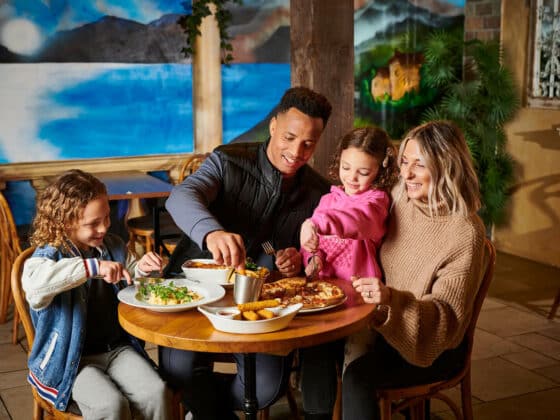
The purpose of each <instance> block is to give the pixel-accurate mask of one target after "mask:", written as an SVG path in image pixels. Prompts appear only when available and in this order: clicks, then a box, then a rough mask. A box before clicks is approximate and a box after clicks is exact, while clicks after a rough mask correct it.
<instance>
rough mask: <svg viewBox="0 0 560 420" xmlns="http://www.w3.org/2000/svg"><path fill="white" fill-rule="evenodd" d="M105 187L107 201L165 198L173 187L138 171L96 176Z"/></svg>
mask: <svg viewBox="0 0 560 420" xmlns="http://www.w3.org/2000/svg"><path fill="white" fill-rule="evenodd" d="M96 176H97V177H98V178H99V179H100V180H101V182H103V183H104V184H105V186H106V187H107V194H108V197H109V200H128V199H131V198H157V197H167V196H169V194H170V193H171V189H172V188H173V185H171V184H170V183H169V182H165V181H162V180H161V179H159V178H156V177H155V176H152V175H149V174H145V173H143V172H140V171H132V172H114V173H106V174H97V175H96Z"/></svg>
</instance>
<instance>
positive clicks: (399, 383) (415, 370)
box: [342, 335, 467, 420]
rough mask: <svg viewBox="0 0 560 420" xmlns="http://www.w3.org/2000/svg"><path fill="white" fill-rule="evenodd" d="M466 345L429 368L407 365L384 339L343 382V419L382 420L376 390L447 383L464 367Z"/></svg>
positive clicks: (355, 363) (349, 370)
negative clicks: (438, 382)
mask: <svg viewBox="0 0 560 420" xmlns="http://www.w3.org/2000/svg"><path fill="white" fill-rule="evenodd" d="M466 351H467V343H466V341H463V343H462V344H461V345H460V346H459V347H457V348H456V349H453V350H447V351H445V352H443V353H442V354H441V355H440V356H439V357H438V358H437V359H436V360H435V361H434V362H433V363H432V365H431V366H429V367H418V366H414V365H412V364H410V363H408V362H407V361H406V360H404V359H403V358H402V356H401V355H400V354H399V352H398V351H397V350H395V349H394V348H393V347H391V346H390V345H389V344H388V343H387V342H386V341H385V340H384V339H383V337H382V336H381V335H379V336H377V338H376V340H375V344H374V348H373V350H372V351H371V352H369V353H367V354H365V355H363V356H362V357H360V358H358V359H356V360H354V361H353V362H352V363H351V364H350V365H349V366H348V367H347V368H346V371H345V372H344V377H343V379H342V413H343V419H345V420H350V419H352V420H353V419H379V418H380V415H379V404H378V401H377V399H376V398H375V393H376V390H377V389H381V388H391V387H393V388H398V387H403V386H412V385H419V384H422V383H427V382H434V381H440V380H445V379H448V378H450V377H452V376H453V375H455V374H456V373H458V372H459V371H460V370H461V368H462V367H463V365H464V363H465V355H466Z"/></svg>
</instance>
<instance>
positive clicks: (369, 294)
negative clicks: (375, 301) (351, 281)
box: [367, 290, 373, 299]
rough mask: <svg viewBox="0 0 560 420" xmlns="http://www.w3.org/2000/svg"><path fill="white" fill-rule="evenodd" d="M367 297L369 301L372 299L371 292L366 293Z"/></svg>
mask: <svg viewBox="0 0 560 420" xmlns="http://www.w3.org/2000/svg"><path fill="white" fill-rule="evenodd" d="M367 297H368V298H370V299H371V298H372V297H373V292H372V291H371V290H370V291H369V292H368V294H367Z"/></svg>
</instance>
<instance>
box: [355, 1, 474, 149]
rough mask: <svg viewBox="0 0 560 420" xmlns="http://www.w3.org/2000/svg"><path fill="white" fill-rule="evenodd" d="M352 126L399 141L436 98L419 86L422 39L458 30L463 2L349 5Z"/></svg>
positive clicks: (462, 11)
mask: <svg viewBox="0 0 560 420" xmlns="http://www.w3.org/2000/svg"><path fill="white" fill-rule="evenodd" d="M354 4H355V6H356V7H357V8H356V10H355V13H354V54H355V73H354V74H355V98H356V101H355V111H354V113H355V124H356V125H371V124H374V125H380V126H382V127H383V128H385V129H386V130H387V131H388V132H389V134H391V136H392V137H393V138H395V139H396V138H400V137H401V136H402V135H403V133H404V132H405V131H406V130H408V129H409V128H410V127H411V126H414V125H416V124H417V123H418V122H419V119H420V115H421V113H422V112H423V111H424V110H425V109H426V108H427V107H428V106H429V105H430V104H431V103H432V102H433V100H434V98H435V97H436V95H437V94H438V92H436V91H435V90H433V89H430V88H428V87H427V86H425V84H424V83H423V82H422V71H423V70H422V63H423V60H424V57H423V54H422V48H423V41H424V39H425V38H426V36H427V35H428V34H429V33H431V32H432V31H434V30H441V31H448V30H454V29H455V30H456V29H457V28H463V22H464V5H465V0H439V1H436V0H408V1H407V0H392V1H381V0H369V1H355V2H354Z"/></svg>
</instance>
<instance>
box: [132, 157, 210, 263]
mask: <svg viewBox="0 0 560 420" xmlns="http://www.w3.org/2000/svg"><path fill="white" fill-rule="evenodd" d="M208 155H209V153H204V154H193V155H192V156H190V157H189V158H188V159H187V160H186V161H185V162H184V163H183V165H182V166H181V170H180V171H179V177H178V182H179V183H180V182H182V181H183V179H185V178H186V177H187V176H189V175H191V174H193V173H194V172H196V170H197V169H198V168H199V167H200V165H202V162H204V159H206V157H207V156H208ZM155 211H157V212H158V214H157V215H156V217H158V218H159V219H158V220H159V226H160V230H159V237H158V238H155V237H154V215H150V214H149V215H145V216H139V217H134V218H131V219H128V220H127V222H126V225H127V229H128V234H129V240H128V247H129V249H130V251H131V252H133V253H134V255H138V254H137V252H136V245H137V244H139V245H140V246H141V247H142V248H143V249H144V252H150V251H154V252H157V253H161V252H162V251H163V249H165V252H166V253H169V254H171V253H172V252H173V250H174V249H175V245H176V244H177V240H178V238H179V236H180V232H181V231H180V229H179V228H178V227H177V226H176V225H175V222H173V219H172V218H171V215H170V214H169V213H167V212H166V211H164V209H163V207H162V206H156V208H155ZM161 238H164V241H165V242H162V243H161V244H162V248H160V249H154V248H155V246H154V244H155V243H159V241H160V239H161Z"/></svg>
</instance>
